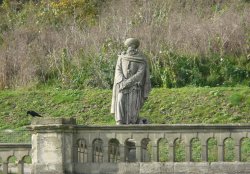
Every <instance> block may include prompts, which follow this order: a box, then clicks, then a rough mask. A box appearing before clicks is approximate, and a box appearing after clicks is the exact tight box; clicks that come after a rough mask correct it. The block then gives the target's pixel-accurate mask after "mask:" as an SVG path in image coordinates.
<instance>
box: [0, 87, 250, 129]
mask: <svg viewBox="0 0 250 174" xmlns="http://www.w3.org/2000/svg"><path fill="white" fill-rule="evenodd" d="M111 95H112V91H111V90H100V89H85V90H62V89H56V88H46V89H39V90H35V89H30V90H28V89H25V90H24V89H19V90H3V91H0V129H7V128H11V129H12V128H21V127H23V126H26V125H29V124H30V122H31V119H32V118H31V117H30V116H29V117H27V116H26V112H27V110H35V111H37V112H39V113H40V114H41V115H43V116H44V117H74V118H76V119H77V122H78V124H84V125H114V124H115V121H114V117H113V115H112V114H110V104H111ZM249 101H250V89H249V88H248V87H227V88H226V87H217V88H209V87H207V88H194V87H186V88H177V89H176V88H175V89H164V88H154V89H153V90H152V91H151V93H150V96H149V99H148V100H147V101H146V102H145V104H144V106H143V108H142V110H141V113H140V116H141V117H144V118H147V119H148V120H149V121H150V123H156V124H175V123H212V124H214V123H248V122H249V121H250V115H249V114H248V113H250V102H249Z"/></svg>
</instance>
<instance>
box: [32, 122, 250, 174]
mask: <svg viewBox="0 0 250 174" xmlns="http://www.w3.org/2000/svg"><path fill="white" fill-rule="evenodd" d="M29 129H30V130H31V131H32V132H33V134H32V163H33V168H32V171H33V173H35V174H36V173H47V174H49V173H51V174H52V173H53V174H56V173H58V174H59V173H60V174H62V173H72V174H73V173H77V174H85V173H86V174H92V173H93V174H94V173H95V174H97V173H109V174H110V173H131V174H132V173H133V174H134V173H140V174H146V173H148V174H149V173H151V174H156V173H173V174H177V173H178V174H179V173H181V172H182V173H193V174H195V173H197V174H198V173H199V174H200V173H206V174H212V173H213V174H215V173H218V174H219V173H244V172H245V173H246V171H250V167H249V164H250V163H249V161H248V160H249V156H248V155H249V154H243V153H242V152H243V150H242V147H243V145H244V142H249V138H250V137H249V136H250V135H249V132H250V125H243V124H234V125H203V124H201V125H200V124H199V125H198V124H197V125H152V124H150V125H121V126H81V125H76V123H75V120H73V119H56V120H55V119H49V120H44V119H38V120H35V121H34V122H33V124H32V125H31V126H30V127H29ZM229 140H230V141H229ZM210 141H212V142H213V143H210ZM162 142H163V143H162ZM197 142H198V143H197ZM227 142H229V143H227ZM197 144H198V145H199V147H200V148H197V149H195V150H194V147H196V146H197ZM211 144H212V145H213V146H212V149H213V150H214V151H213V150H211ZM227 146H228V147H227ZM166 149H167V150H166ZM194 151H198V152H196V154H195V155H194ZM165 152H166V153H165ZM211 153H212V156H213V157H214V158H211ZM248 153H249V151H248ZM197 154H198V155H197ZM164 155H165V157H164V158H162V156H164ZM243 155H247V156H246V157H245V156H244V158H243V157H242V156H243ZM197 158H198V160H197ZM244 161H248V162H244Z"/></svg>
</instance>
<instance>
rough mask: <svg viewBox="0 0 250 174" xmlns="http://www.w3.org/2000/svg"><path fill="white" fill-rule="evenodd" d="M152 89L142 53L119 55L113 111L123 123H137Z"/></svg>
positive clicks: (116, 117)
mask: <svg viewBox="0 0 250 174" xmlns="http://www.w3.org/2000/svg"><path fill="white" fill-rule="evenodd" d="M150 89H151V84H150V79H149V68H148V64H147V61H146V59H145V57H144V56H143V55H141V54H139V53H138V54H136V55H132V56H131V55H127V54H123V55H119V57H118V60H117V64H116V70H115V78H114V87H113V96H112V105H111V113H114V114H115V120H116V121H120V122H121V123H122V124H135V123H136V122H137V119H138V116H139V111H140V108H141V107H142V105H143V103H144V101H145V99H146V98H147V97H148V94H149V91H150Z"/></svg>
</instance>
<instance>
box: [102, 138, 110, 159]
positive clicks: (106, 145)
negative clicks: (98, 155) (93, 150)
mask: <svg viewBox="0 0 250 174" xmlns="http://www.w3.org/2000/svg"><path fill="white" fill-rule="evenodd" d="M108 149H109V143H108V140H104V141H103V162H104V163H108V162H109V151H108Z"/></svg>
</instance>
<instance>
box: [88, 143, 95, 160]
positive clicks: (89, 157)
mask: <svg viewBox="0 0 250 174" xmlns="http://www.w3.org/2000/svg"><path fill="white" fill-rule="evenodd" d="M87 158H88V160H87V161H88V163H92V162H94V152H93V146H92V143H91V142H90V143H89V145H88V156H87Z"/></svg>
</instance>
